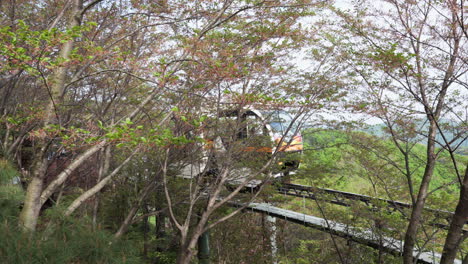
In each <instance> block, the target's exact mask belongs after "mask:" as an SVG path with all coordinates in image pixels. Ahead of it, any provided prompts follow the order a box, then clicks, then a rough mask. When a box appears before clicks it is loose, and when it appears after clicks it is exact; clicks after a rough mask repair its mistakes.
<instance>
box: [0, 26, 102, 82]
mask: <svg viewBox="0 0 468 264" xmlns="http://www.w3.org/2000/svg"><path fill="white" fill-rule="evenodd" d="M95 25H96V24H95V23H87V24H84V25H81V26H76V27H73V28H70V29H67V30H66V31H65V32H61V31H59V30H58V29H57V28H52V29H46V30H34V29H31V27H30V26H29V25H27V24H26V22H25V21H23V20H18V21H17V24H16V25H15V27H14V28H12V27H10V26H4V27H0V42H1V43H5V45H1V46H0V58H2V61H3V60H4V61H6V62H7V63H5V64H4V65H2V71H9V70H16V69H22V70H25V71H26V72H28V73H29V74H31V75H40V74H41V71H40V70H38V68H39V67H44V68H52V67H55V66H58V65H60V64H63V63H65V62H66V61H64V60H63V58H60V57H57V56H56V51H55V50H54V49H55V48H56V47H57V46H59V45H61V44H63V43H66V42H68V41H70V40H72V39H74V38H78V37H80V36H81V34H82V33H83V32H87V31H90V30H91V29H92V28H93V27H94V26H95ZM72 59H82V58H80V57H79V55H78V54H77V52H76V51H75V52H74V53H73V54H72Z"/></svg>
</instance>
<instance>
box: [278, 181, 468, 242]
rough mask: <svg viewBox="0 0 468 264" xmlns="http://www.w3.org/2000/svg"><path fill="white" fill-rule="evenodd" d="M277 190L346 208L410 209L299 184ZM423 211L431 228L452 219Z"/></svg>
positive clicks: (446, 213)
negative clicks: (381, 206)
mask: <svg viewBox="0 0 468 264" xmlns="http://www.w3.org/2000/svg"><path fill="white" fill-rule="evenodd" d="M277 189H278V192H279V193H281V194H283V195H289V196H295V197H302V198H307V199H312V200H320V201H326V202H329V203H332V204H337V205H341V206H346V207H350V206H352V204H353V202H356V201H357V202H361V203H363V204H365V205H367V206H368V207H370V208H371V209H374V210H377V209H378V208H379V206H378V204H386V208H387V210H389V211H403V210H405V209H409V208H411V207H412V205H411V204H407V203H403V202H398V201H392V200H386V199H382V198H375V197H371V196H367V195H361V194H355V193H350V192H343V191H337V190H332V189H325V188H316V187H311V186H305V185H299V184H291V183H283V184H279V185H278V187H277ZM425 211H426V212H429V213H431V214H432V215H433V216H434V221H432V223H431V225H432V226H436V227H439V228H444V229H448V227H449V224H450V221H451V219H452V217H453V212H449V211H444V210H436V209H431V208H425ZM436 220H443V221H444V222H445V223H441V222H440V221H437V222H436ZM466 224H468V221H467V222H465V225H466ZM463 233H465V234H466V233H468V230H466V229H465V230H463Z"/></svg>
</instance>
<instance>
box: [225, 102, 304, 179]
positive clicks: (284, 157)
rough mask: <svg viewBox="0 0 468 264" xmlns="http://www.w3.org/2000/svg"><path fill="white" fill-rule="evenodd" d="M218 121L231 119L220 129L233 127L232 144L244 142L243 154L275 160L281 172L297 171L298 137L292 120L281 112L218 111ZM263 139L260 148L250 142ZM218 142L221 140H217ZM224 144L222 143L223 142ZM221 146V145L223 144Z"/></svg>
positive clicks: (300, 147)
mask: <svg viewBox="0 0 468 264" xmlns="http://www.w3.org/2000/svg"><path fill="white" fill-rule="evenodd" d="M218 117H219V118H220V119H231V120H230V121H231V122H225V123H224V125H227V126H229V127H237V133H236V138H235V139H234V141H243V140H246V141H247V142H246V143H245V145H246V146H245V147H244V148H243V150H244V151H252V152H266V153H269V154H275V155H278V156H279V159H280V160H281V161H279V162H280V165H281V168H282V169H283V170H284V171H291V170H294V169H297V168H298V166H299V163H300V159H299V156H298V155H292V154H300V153H301V152H302V149H303V144H302V136H301V134H300V131H299V129H298V126H297V124H294V123H293V118H292V116H291V115H290V114H289V113H288V112H286V111H284V110H256V109H241V110H228V111H222V112H221V113H220V114H219V115H218ZM259 136H260V137H264V138H265V139H266V140H263V141H262V142H261V143H260V144H257V142H254V141H252V140H249V139H252V138H255V137H259ZM221 139H222V137H221ZM223 143H224V142H223ZM224 145H225V144H224Z"/></svg>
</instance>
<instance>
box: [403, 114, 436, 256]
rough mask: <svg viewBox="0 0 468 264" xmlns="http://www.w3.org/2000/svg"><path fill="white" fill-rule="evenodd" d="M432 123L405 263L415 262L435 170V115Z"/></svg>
mask: <svg viewBox="0 0 468 264" xmlns="http://www.w3.org/2000/svg"><path fill="white" fill-rule="evenodd" d="M429 119H430V121H431V124H430V127H429V133H428V135H429V136H428V142H427V154H426V155H427V157H426V168H425V170H424V174H423V177H422V181H421V186H420V187H419V192H418V197H417V199H416V203H415V204H413V210H412V211H411V218H410V221H409V223H408V228H407V230H406V234H405V245H404V246H403V263H405V264H411V263H413V250H414V245H415V244H416V238H417V232H418V228H419V224H420V221H421V215H422V212H423V209H424V205H425V203H426V198H427V194H428V190H429V183H430V182H431V178H432V174H433V172H434V166H435V160H436V156H435V154H434V150H435V136H436V124H435V122H436V121H435V120H434V119H433V117H432V116H431V117H429Z"/></svg>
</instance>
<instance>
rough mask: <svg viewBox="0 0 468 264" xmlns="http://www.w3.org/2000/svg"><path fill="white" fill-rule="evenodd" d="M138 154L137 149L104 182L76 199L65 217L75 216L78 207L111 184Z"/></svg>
mask: <svg viewBox="0 0 468 264" xmlns="http://www.w3.org/2000/svg"><path fill="white" fill-rule="evenodd" d="M137 152H138V149H135V150H134V151H133V153H132V154H131V155H130V156H128V157H127V158H126V159H125V160H124V161H123V162H122V163H120V165H119V166H118V167H117V168H115V169H114V170H113V171H112V172H111V173H110V174H109V175H108V176H106V177H105V178H104V179H102V181H100V182H99V183H98V184H96V185H94V187H93V188H91V189H89V190H87V191H86V192H84V193H83V194H82V195H80V196H79V197H78V198H76V199H75V200H74V201H73V202H72V203H71V204H70V206H68V208H67V210H66V211H65V215H66V216H70V215H71V214H73V212H74V211H75V210H76V209H77V208H78V207H80V205H82V204H83V203H84V202H85V201H86V200H88V199H89V198H91V197H93V195H95V194H96V193H98V192H99V191H100V190H102V188H104V186H106V184H107V183H109V182H110V180H111V179H112V178H113V177H114V176H115V175H116V174H117V173H118V172H119V171H120V170H121V169H122V168H123V166H125V164H127V163H128V162H129V161H130V160H131V159H132V157H133V155H135V154H136V153H137Z"/></svg>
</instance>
